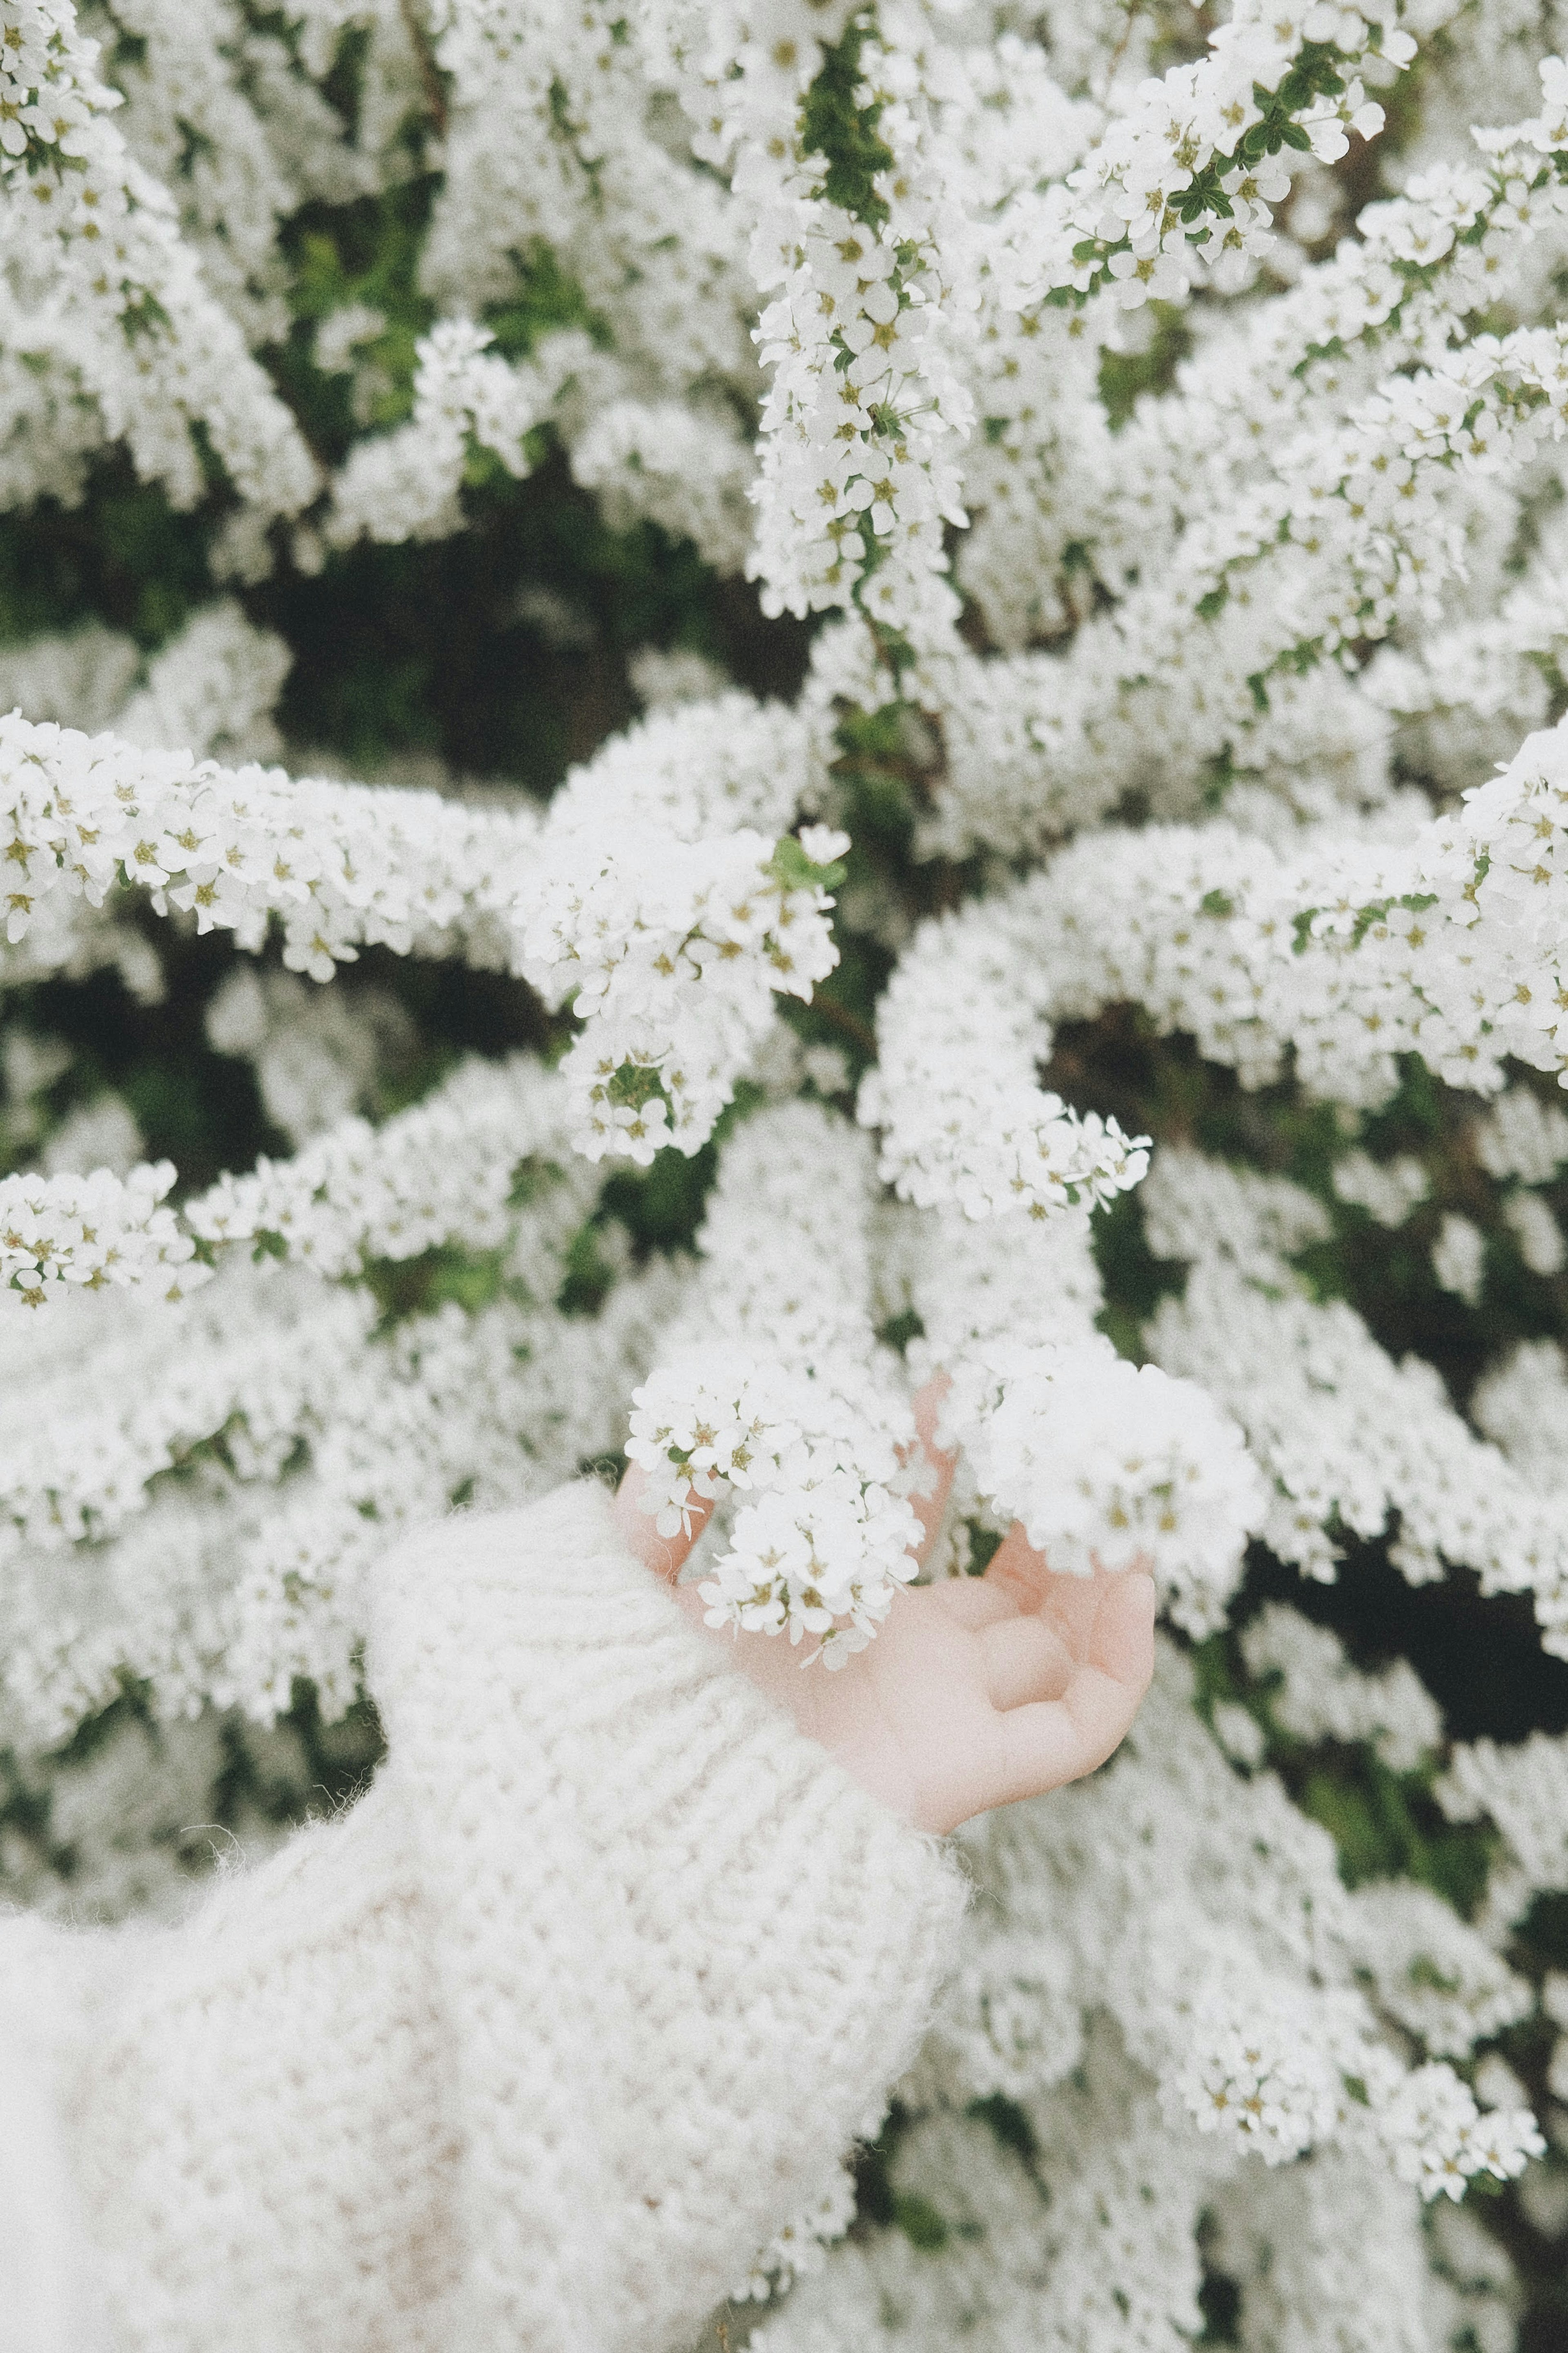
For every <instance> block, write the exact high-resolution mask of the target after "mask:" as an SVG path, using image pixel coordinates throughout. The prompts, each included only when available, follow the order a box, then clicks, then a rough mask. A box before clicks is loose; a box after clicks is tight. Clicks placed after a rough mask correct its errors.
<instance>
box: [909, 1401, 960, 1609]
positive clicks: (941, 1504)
mask: <svg viewBox="0 0 1568 2353" xmlns="http://www.w3.org/2000/svg"><path fill="white" fill-rule="evenodd" d="M950 1386H951V1384H950V1382H949V1380H948V1377H947V1375H946V1374H945V1373H933V1374H932V1375H931V1379H930V1380H929V1381H927V1382H926V1384H925V1386H924V1388H921V1389H919V1390H918V1391H917V1392H916V1395H915V1400H914V1409H915V1428H916V1429H917V1430H919V1432H920V1436H921V1450H922V1451H923V1453H924V1457H925V1467H926V1471H927V1474H928V1476H929V1477H930V1478H931V1482H932V1483H931V1493H929V1494H927V1495H911V1496H910V1503H911V1504H913V1505H914V1508H915V1513H916V1515H917V1517H918V1518H919V1520H920V1524H921V1541H920V1543H919V1545H918V1546H917V1547H916V1552H915V1557H916V1558H917V1559H918V1560H919V1562H920V1564H921V1567H922V1568H923V1567H924V1566H925V1564H926V1561H927V1559H928V1558H929V1557H930V1555H931V1546H933V1545H934V1544H935V1542H936V1540H937V1537H938V1536H939V1535H941V1533H942V1521H943V1520H944V1519H945V1518H946V1516H947V1499H948V1496H949V1494H950V1493H952V1474H953V1472H954V1471H955V1470H956V1468H957V1466H958V1456H957V1453H956V1452H954V1453H952V1454H949V1453H945V1452H944V1451H942V1448H941V1447H940V1446H938V1444H937V1442H936V1422H937V1415H938V1413H939V1412H940V1410H941V1409H942V1398H944V1397H945V1396H946V1395H947V1392H948V1389H949V1388H950Z"/></svg>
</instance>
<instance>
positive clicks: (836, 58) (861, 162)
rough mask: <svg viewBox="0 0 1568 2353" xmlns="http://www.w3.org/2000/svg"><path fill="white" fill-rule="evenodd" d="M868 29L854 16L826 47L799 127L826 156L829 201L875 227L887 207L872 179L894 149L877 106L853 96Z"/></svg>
mask: <svg viewBox="0 0 1568 2353" xmlns="http://www.w3.org/2000/svg"><path fill="white" fill-rule="evenodd" d="M869 29H870V26H869V20H868V18H867V17H865V16H858V17H856V18H855V19H854V21H853V22H852V23H851V24H850V25H849V26H848V27H847V30H846V31H845V34H844V37H843V38H842V40H840V41H839V43H838V44H837V47H835V48H831V49H829V50H828V51H827V53H826V57H825V58H823V61H822V69H821V71H820V72H819V73H818V75H817V77H816V80H815V81H814V82H813V83H812V85H811V88H810V89H809V90H807V91H806V94H805V103H804V105H803V106H802V108H801V121H800V129H801V145H802V146H803V147H804V148H805V152H806V153H807V154H816V155H821V156H823V157H825V158H826V164H827V169H826V174H824V177H823V182H822V189H823V194H824V195H826V198H827V200H828V202H829V203H830V204H835V205H837V206H839V207H840V209H841V210H842V211H844V212H847V213H848V214H850V215H852V216H853V217H854V218H855V219H856V220H861V221H865V222H866V223H867V224H868V226H869V227H872V228H880V227H881V225H882V223H883V222H884V221H885V220H886V219H887V217H888V207H887V205H886V204H885V203H884V202H883V200H882V198H881V197H880V196H879V195H878V194H877V191H876V187H875V185H874V183H875V180H876V176H877V174H878V173H879V172H886V171H888V170H889V169H890V168H891V165H892V162H893V151H892V149H891V148H890V147H889V146H888V145H887V143H886V142H885V141H883V140H881V139H879V137H878V136H877V121H878V118H879V115H880V113H881V111H882V110H881V108H880V107H879V106H876V105H872V106H868V107H861V106H858V105H857V104H856V102H855V93H856V90H858V88H859V86H860V80H861V72H860V51H861V49H862V47H864V45H865V41H866V37H867V34H868V31H869Z"/></svg>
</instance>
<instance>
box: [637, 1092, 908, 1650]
mask: <svg viewBox="0 0 1568 2353" xmlns="http://www.w3.org/2000/svg"><path fill="white" fill-rule="evenodd" d="M868 1176H869V1170H868V1155H867V1153H866V1149H865V1145H864V1141H863V1139H862V1138H860V1137H859V1136H858V1135H857V1134H855V1132H854V1130H853V1129H851V1128H849V1127H847V1125H846V1124H844V1123H843V1122H842V1121H840V1120H838V1119H837V1118H835V1117H834V1116H833V1115H832V1114H830V1113H826V1112H820V1111H815V1110H813V1109H812V1108H811V1107H810V1106H808V1105H806V1104H804V1103H795V1104H787V1105H784V1106H782V1107H781V1108H780V1109H778V1110H777V1111H772V1112H767V1113H762V1114H759V1116H758V1117H756V1118H755V1119H753V1120H752V1122H750V1123H749V1124H748V1125H746V1126H745V1127H742V1129H741V1130H740V1131H739V1133H738V1134H737V1135H736V1137H735V1139H734V1141H733V1142H732V1143H731V1144H730V1145H728V1146H727V1147H726V1150H725V1153H724V1156H723V1160H722V1163H721V1174H720V1180H719V1185H718V1187H717V1190H716V1192H715V1195H714V1198H713V1201H712V1204H711V1206H710V1209H709V1213H708V1217H707V1219H706V1220H705V1222H704V1225H703V1228H702V1232H701V1235H700V1243H701V1247H702V1250H703V1253H704V1260H705V1264H704V1270H703V1276H702V1279H701V1281H700V1283H699V1284H698V1286H697V1289H696V1292H695V1295H694V1297H693V1299H692V1301H691V1303H690V1305H689V1307H688V1309H687V1311H686V1313H685V1314H684V1315H683V1317H682V1318H681V1322H680V1324H679V1326H678V1328H677V1330H676V1331H675V1333H674V1334H672V1335H671V1344H670V1353H669V1355H668V1357H667V1358H665V1359H664V1360H662V1361H661V1363H660V1365H659V1366H658V1370H657V1371H656V1373H655V1374H654V1376H653V1377H652V1379H650V1380H649V1381H648V1382H647V1384H646V1385H645V1387H644V1388H641V1389H639V1390H638V1392H637V1398H636V1399H635V1400H634V1409H633V1412H632V1417H631V1430H632V1434H631V1437H630V1438H629V1440H627V1444H626V1452H627V1455H628V1457H629V1459H630V1460H631V1461H634V1462H636V1463H638V1464H640V1465H641V1467H642V1468H643V1470H644V1471H645V1472H647V1479H648V1486H647V1496H646V1504H647V1509H648V1510H649V1511H650V1512H651V1513H653V1514H655V1515H656V1525H657V1526H658V1530H659V1532H660V1534H661V1535H674V1534H675V1533H676V1532H677V1530H678V1529H679V1528H682V1527H684V1528H686V1529H687V1530H688V1531H689V1529H690V1526H691V1523H692V1514H693V1513H694V1511H696V1510H697V1509H698V1508H699V1507H700V1505H702V1504H708V1503H710V1502H711V1501H713V1500H714V1499H715V1498H716V1497H717V1496H718V1495H719V1493H720V1492H721V1487H724V1486H728V1487H731V1488H733V1489H735V1490H736V1491H737V1492H738V1493H739V1494H740V1495H741V1496H743V1497H745V1498H746V1499H747V1500H745V1501H744V1502H743V1503H742V1505H741V1507H740V1509H739V1510H738V1511H737V1512H736V1514H735V1516H734V1522H733V1525H732V1527H731V1529H730V1530H729V1532H728V1533H729V1543H728V1546H727V1549H726V1550H725V1551H724V1552H723V1554H722V1555H721V1557H720V1558H719V1560H718V1561H717V1562H716V1563H715V1565H714V1567H713V1569H712V1573H711V1575H710V1578H709V1579H708V1580H707V1581H706V1582H705V1583H704V1584H703V1586H702V1588H701V1591H702V1597H703V1599H704V1600H705V1601H707V1602H708V1604H709V1612H708V1617H709V1622H710V1624H711V1625H715V1626H722V1625H731V1626H735V1627H738V1628H744V1629H746V1630H749V1631H761V1632H763V1633H769V1634H773V1633H781V1632H783V1631H784V1630H785V1629H786V1628H787V1629H788V1632H789V1637H790V1641H792V1642H794V1643H799V1642H800V1641H802V1640H803V1639H804V1638H805V1637H806V1636H812V1637H815V1638H816V1644H817V1647H816V1649H815V1650H813V1651H810V1652H809V1653H808V1655H807V1659H806V1661H805V1662H803V1663H809V1662H810V1661H811V1660H814V1659H816V1658H817V1657H819V1656H820V1657H821V1658H823V1660H824V1662H825V1663H826V1665H827V1666H829V1667H837V1666H841V1665H842V1664H843V1663H844V1662H845V1661H846V1660H847V1659H848V1658H849V1657H850V1656H852V1655H853V1653H854V1652H855V1651H858V1650H861V1649H863V1648H864V1647H865V1644H866V1643H867V1642H868V1641H869V1640H870V1639H871V1636H872V1635H873V1634H874V1632H875V1630H876V1628H877V1627H878V1625H879V1623H880V1622H881V1621H882V1620H883V1619H885V1618H886V1616H887V1614H888V1611H889V1609H890V1608H891V1607H892V1603H893V1599H894V1596H895V1594H896V1593H897V1591H898V1588H899V1587H900V1584H906V1583H908V1581H909V1580H910V1577H913V1576H914V1574H915V1567H916V1563H915V1559H914V1551H913V1547H914V1546H915V1545H916V1543H917V1542H918V1540H919V1535H920V1525H919V1522H918V1520H917V1518H916V1515H915V1513H914V1510H913V1508H912V1506H911V1504H910V1502H909V1500H908V1498H909V1495H910V1492H911V1490H912V1488H913V1486H914V1482H915V1479H916V1476H917V1473H916V1472H915V1470H914V1468H913V1467H912V1458H913V1456H914V1454H915V1451H916V1449H915V1443H914V1439H915V1430H914V1419H913V1416H912V1414H911V1412H910V1407H909V1403H908V1401H907V1398H905V1397H904V1396H903V1395H902V1394H901V1393H900V1388H899V1386H898V1384H897V1382H896V1381H895V1380H894V1378H893V1377H892V1373H891V1367H890V1366H887V1365H882V1364H878V1363H877V1362H875V1361H873V1363H872V1364H871V1366H869V1367H868V1365H867V1361H866V1360H867V1358H868V1356H871V1355H872V1354H873V1351H872V1344H871V1329H870V1315H869V1304H870V1303H869V1283H870V1258H869V1245H868V1215H869V1208H870V1188H869V1183H868ZM759 1236H761V1237H763V1240H761V1245H760V1247H759ZM717 1334H722V1335H724V1337H723V1339H722V1340H716V1339H715V1337H714V1335H717Z"/></svg>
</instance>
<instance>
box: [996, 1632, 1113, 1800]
mask: <svg viewBox="0 0 1568 2353" xmlns="http://www.w3.org/2000/svg"><path fill="white" fill-rule="evenodd" d="M1142 1696H1143V1694H1142V1690H1141V1689H1138V1688H1135V1687H1134V1686H1132V1685H1130V1684H1127V1683H1119V1682H1118V1681H1117V1679H1116V1677H1115V1676H1114V1675H1108V1674H1106V1673H1104V1672H1102V1671H1101V1670H1100V1668H1099V1667H1086V1666H1080V1667H1078V1668H1076V1669H1075V1670H1074V1672H1073V1675H1072V1678H1071V1680H1070V1681H1069V1683H1068V1687H1067V1689H1066V1691H1064V1692H1063V1694H1062V1695H1061V1697H1060V1698H1059V1699H1042V1700H1032V1701H1029V1702H1026V1704H1025V1705H1023V1706H1022V1707H1012V1708H1008V1709H1006V1710H1005V1712H1004V1713H1003V1714H1001V1715H998V1716H997V1718H996V1730H997V1736H998V1749H999V1757H1000V1776H999V1778H1000V1779H1001V1781H1002V1784H1003V1794H1002V1795H1000V1796H998V1797H997V1798H995V1799H993V1800H992V1803H993V1804H995V1805H1011V1804H1013V1803H1014V1802H1015V1801H1016V1799H1019V1798H1037V1797H1038V1796H1040V1795H1041V1793H1042V1792H1043V1791H1045V1790H1047V1789H1059V1788H1061V1787H1062V1785H1063V1783H1064V1782H1067V1781H1077V1780H1079V1779H1080V1778H1082V1776H1083V1775H1084V1774H1085V1773H1092V1772H1093V1771H1094V1769H1095V1767H1096V1766H1097V1765H1103V1764H1104V1762H1105V1760H1106V1758H1107V1757H1109V1756H1110V1754H1111V1752H1112V1750H1113V1749H1115V1748H1116V1747H1117V1746H1118V1745H1119V1744H1120V1742H1121V1739H1122V1738H1123V1736H1125V1734H1126V1732H1127V1730H1128V1727H1129V1725H1131V1722H1132V1719H1133V1717H1134V1716H1135V1715H1137V1713H1138V1703H1139V1701H1140V1700H1141V1699H1142Z"/></svg>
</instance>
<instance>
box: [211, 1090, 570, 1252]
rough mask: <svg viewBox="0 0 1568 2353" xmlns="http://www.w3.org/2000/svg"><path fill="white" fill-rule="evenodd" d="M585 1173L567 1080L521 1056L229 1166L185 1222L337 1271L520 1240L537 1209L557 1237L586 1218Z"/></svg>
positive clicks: (223, 1240)
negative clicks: (569, 1116)
mask: <svg viewBox="0 0 1568 2353" xmlns="http://www.w3.org/2000/svg"><path fill="white" fill-rule="evenodd" d="M563 1163H565V1164H566V1165H565V1166H563V1165H562V1164H563ZM585 1174H586V1172H585V1171H578V1170H577V1169H576V1168H575V1167H574V1164H573V1162H572V1157H571V1155H570V1153H569V1151H568V1150H567V1148H566V1140H565V1102H564V1090H563V1086H562V1084H561V1082H560V1080H559V1079H558V1078H555V1077H553V1076H552V1075H551V1074H550V1073H547V1072H546V1071H543V1070H542V1069H541V1067H540V1065H539V1064H538V1063H537V1062H535V1061H533V1060H530V1059H529V1058H528V1057H526V1056H519V1057H518V1058H517V1059H516V1060H513V1061H510V1062H507V1063H502V1064H500V1065H499V1066H498V1065H495V1064H491V1063H485V1062H477V1061H475V1062H469V1063H467V1064H465V1065H463V1066H462V1067H461V1068H460V1069H459V1070H458V1071H457V1072H456V1073H455V1074H454V1075H453V1077H451V1078H450V1079H448V1080H447V1082H446V1084H445V1085H444V1086H442V1087H439V1088H437V1091H436V1092H434V1093H433V1094H431V1095H429V1096H427V1097H426V1100H425V1101H424V1102H423V1103H416V1105H415V1106H414V1108H413V1109H412V1110H410V1111H405V1112H400V1113H397V1114H396V1116H395V1117H394V1118H392V1119H389V1120H387V1121H386V1122H385V1124H384V1125H383V1126H381V1127H376V1128H373V1127H372V1126H371V1125H370V1124H369V1123H368V1121H366V1120H363V1119H360V1118H355V1117H353V1116H352V1115H351V1116H350V1117H348V1118H346V1119H343V1120H341V1121H339V1122H338V1124H336V1125H335V1126H333V1127H331V1128H329V1129H327V1131H326V1132H325V1133H324V1134H321V1135H318V1136H316V1137H314V1138H313V1139H312V1140H311V1141H310V1143H309V1144H307V1145H305V1146H304V1148H303V1149H302V1150H301V1151H300V1152H298V1153H296V1154H295V1155H294V1157H293V1158H292V1159H291V1160H282V1161H271V1160H267V1159H262V1160H260V1161H258V1163H257V1165H256V1166H255V1167H254V1168H253V1169H251V1170H249V1171H247V1174H246V1175H244V1176H224V1177H221V1178H220V1179H219V1181H218V1183H217V1184H216V1186H214V1187H213V1188H212V1190H211V1191H210V1192H208V1193H205V1194H203V1195H201V1196H200V1197H199V1198H197V1199H195V1200H194V1201H191V1202H189V1203H188V1204H187V1205H186V1208H185V1221H186V1223H187V1224H188V1226H189V1227H190V1229H191V1230H192V1232H193V1233H195V1234H198V1235H199V1236H200V1237H201V1239H202V1240H204V1241H205V1242H207V1243H209V1244H214V1245H222V1244H234V1243H240V1242H254V1241H260V1242H262V1243H263V1244H264V1245H265V1246H266V1247H267V1248H268V1250H272V1251H274V1252H276V1253H277V1254H278V1255H279V1256H286V1257H288V1258H289V1259H291V1260H293V1261H296V1262H297V1263H298V1264H300V1265H301V1266H309V1267H313V1268H314V1269H315V1271H316V1272H317V1273H318V1274H321V1275H326V1276H331V1277H341V1276H342V1275H346V1274H355V1273H358V1272H360V1271H363V1267H364V1265H365V1264H366V1262H367V1261H369V1260H372V1259H385V1260H389V1261H394V1262H395V1261H399V1260H404V1259H411V1258H417V1257H418V1256H419V1255H420V1254H421V1252H422V1251H425V1250H434V1249H436V1248H437V1247H438V1246H439V1245H440V1244H441V1243H443V1242H447V1241H461V1242H462V1243H463V1244H465V1246H466V1247H467V1248H468V1249H469V1250H499V1249H500V1248H501V1247H502V1246H503V1245H506V1244H509V1243H510V1245H511V1247H512V1249H513V1250H514V1252H515V1251H516V1250H517V1248H518V1236H519V1232H520V1229H521V1227H522V1226H524V1225H528V1226H529V1227H530V1228H531V1229H532V1228H538V1227H540V1225H541V1220H542V1231H543V1232H545V1233H547V1234H548V1235H549V1236H550V1238H551V1240H550V1246H551V1247H555V1246H557V1245H558V1244H559V1243H560V1242H561V1241H563V1240H564V1239H565V1235H566V1234H567V1233H569V1232H570V1231H571V1230H572V1229H573V1228H574V1227H575V1226H576V1225H577V1224H578V1223H579V1222H580V1221H581V1219H582V1216H583V1213H584V1208H586V1206H587V1205H586V1202H585V1200H584V1192H585V1190H586V1187H585V1184H584V1177H585ZM535 1246H537V1240H535ZM546 1288H547V1289H548V1288H549V1286H546Z"/></svg>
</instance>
